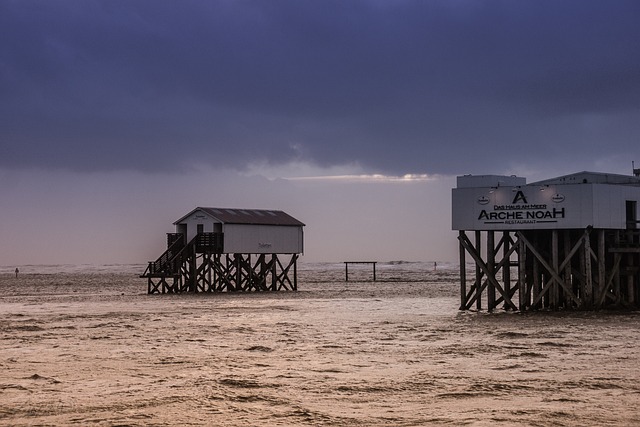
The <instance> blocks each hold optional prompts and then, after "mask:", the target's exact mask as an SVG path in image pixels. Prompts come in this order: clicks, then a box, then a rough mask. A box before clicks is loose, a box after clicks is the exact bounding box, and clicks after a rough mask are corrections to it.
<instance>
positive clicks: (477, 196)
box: [452, 183, 640, 230]
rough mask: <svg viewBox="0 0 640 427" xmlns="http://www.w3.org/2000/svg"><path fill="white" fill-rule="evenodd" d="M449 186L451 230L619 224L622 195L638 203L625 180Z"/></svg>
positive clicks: (639, 194)
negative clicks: (452, 187) (504, 185)
mask: <svg viewBox="0 0 640 427" xmlns="http://www.w3.org/2000/svg"><path fill="white" fill-rule="evenodd" d="M452 191H453V194H452V229H454V230H527V229H572V228H574V229H575V228H580V229H582V228H586V227H588V226H592V227H594V228H604V229H625V228H626V226H627V217H626V214H627V212H626V203H627V201H636V203H637V204H638V205H640V187H638V186H630V185H615V184H585V183H576V184H558V185H553V184H550V185H538V184H530V185H525V186H515V187H497V188H496V187H475V188H455V189H453V190H452ZM635 220H637V218H635Z"/></svg>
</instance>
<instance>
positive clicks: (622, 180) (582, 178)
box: [529, 171, 640, 185]
mask: <svg viewBox="0 0 640 427" xmlns="http://www.w3.org/2000/svg"><path fill="white" fill-rule="evenodd" d="M547 184H555V185H558V184H619V185H620V184H622V185H640V178H639V177H637V176H633V175H619V174H613V173H602V172H587V171H583V172H578V173H572V174H570V175H564V176H559V177H557V178H551V179H545V180H544V181H538V182H532V183H531V184H529V185H547Z"/></svg>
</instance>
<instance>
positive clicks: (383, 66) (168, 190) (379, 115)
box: [0, 0, 640, 265]
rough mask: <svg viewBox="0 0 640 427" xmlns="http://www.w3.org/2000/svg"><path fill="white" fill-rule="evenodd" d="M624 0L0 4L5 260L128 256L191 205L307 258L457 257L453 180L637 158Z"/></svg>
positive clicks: (621, 165)
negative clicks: (278, 231) (282, 218)
mask: <svg viewBox="0 0 640 427" xmlns="http://www.w3.org/2000/svg"><path fill="white" fill-rule="evenodd" d="M638 22H640V2H638V1H635V0H633V1H619V0H616V1H609V0H606V1H588V0H575V1H570V0H566V1H555V0H554V1H543V0H536V1H479V0H476V1H466V0H444V1H405V0H397V1H395V0H394V1H382V0H375V1H374V0H371V1H344V0H342V1H326V0H322V1H300V0H292V1H277V0H270V1H262V0H260V1H231V0H227V1H188V0H186V1H185V0H181V1H160V0H150V1H135V0H126V1H115V0H109V1H89V0H77V1H28V0H16V1H11V0H0V197H1V199H0V206H2V215H1V222H0V233H1V234H2V238H1V240H0V265H13V264H19V265H23V264H35V263H129V262H131V263H137V262H145V261H148V260H150V259H153V258H155V257H156V256H158V255H160V253H161V252H162V251H163V249H164V239H165V237H164V233H166V232H171V231H172V225H171V224H172V223H173V221H174V220H176V219H178V218H179V217H181V216H182V215H183V214H185V213H187V212H188V211H190V210H191V209H192V208H193V207H195V206H220V207H237V208H264V209H281V210H285V211H287V212H288V213H290V214H292V215H293V216H295V217H296V218H298V219H299V220H301V221H303V222H304V223H306V224H307V227H306V235H305V240H306V242H305V243H306V246H305V257H304V258H303V259H304V260H308V261H342V260H356V259H374V260H379V261H385V260H397V259H407V260H427V261H431V260H455V258H456V254H457V250H456V242H455V234H454V233H452V232H451V231H450V189H451V187H453V186H455V176H456V175H462V174H468V173H473V174H518V175H520V176H525V177H527V178H528V179H529V180H530V181H532V180H535V179H544V178H549V177H552V176H555V175H562V174H567V173H572V172H577V171H581V170H593V171H602V172H612V173H630V172H631V161H632V160H636V163H637V164H639V165H640V148H639V147H640V53H639V52H640V50H639V43H640V25H638Z"/></svg>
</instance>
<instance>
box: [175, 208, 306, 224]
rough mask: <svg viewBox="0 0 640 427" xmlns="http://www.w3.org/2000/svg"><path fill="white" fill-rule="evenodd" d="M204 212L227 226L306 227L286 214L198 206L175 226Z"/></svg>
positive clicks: (270, 211)
mask: <svg viewBox="0 0 640 427" xmlns="http://www.w3.org/2000/svg"><path fill="white" fill-rule="evenodd" d="M199 210H200V211H203V212H205V213H206V214H207V215H209V216H211V217H213V218H216V219H217V220H219V221H220V222H222V223H225V224H247V225H282V226H298V227H300V226H304V225H305V224H304V223H303V222H301V221H299V220H297V219H295V218H294V217H292V216H291V215H289V214H288V213H286V212H283V211H278V210H267V209H239V208H211V207H202V206H198V207H197V208H195V209H193V210H192V211H190V212H189V213H188V214H186V215H184V216H182V217H181V218H180V219H178V220H177V221H175V222H174V223H173V224H174V225H175V224H179V223H181V222H183V221H184V220H185V219H187V218H188V217H190V216H191V215H193V214H194V213H195V212H196V211H199Z"/></svg>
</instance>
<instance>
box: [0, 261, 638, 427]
mask: <svg viewBox="0 0 640 427" xmlns="http://www.w3.org/2000/svg"><path fill="white" fill-rule="evenodd" d="M144 267H145V266H144V265H112V266H86V265H85V266H76V265H66V266H20V274H19V276H18V278H16V277H15V274H14V273H13V270H14V268H15V267H4V268H2V269H0V290H1V294H0V425H11V426H14V425H104V426H114V425H140V426H146V425H157V426H170V425H171V426H173V425H221V426H256V425H262V426H271V425H276V426H277V425H290V426H294V425H313V426H316V425H345V426H376V425H392V426H396V425H397V426H421V425H455V426H457V425H492V426H493V425H505V426H506V425H531V426H584V425H593V426H600V425H605V424H608V425H639V424H640V412H639V410H638V403H640V369H638V366H639V362H640V316H639V315H638V313H636V312H559V313H550V312H537V313H524V314H521V313H514V312H509V311H504V310H497V311H496V312H494V313H491V314H489V313H486V312H460V311H459V310H458V305H459V300H460V298H459V295H458V289H459V285H458V267H457V266H456V265H453V264H443V263H438V265H437V267H436V268H435V269H434V263H433V262H426V263H409V262H385V263H382V262H381V263H378V264H377V266H376V274H377V279H378V280H377V281H376V282H373V281H372V280H371V279H372V271H371V266H367V265H361V266H349V282H346V281H345V272H344V264H342V263H304V262H300V263H299V265H298V273H299V274H298V288H299V290H298V292H267V293H239V294H230V293H218V294H196V295H193V294H182V295H146V280H145V279H140V278H139V277H138V275H139V274H140V273H142V271H144Z"/></svg>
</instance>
